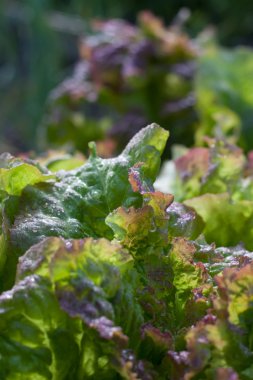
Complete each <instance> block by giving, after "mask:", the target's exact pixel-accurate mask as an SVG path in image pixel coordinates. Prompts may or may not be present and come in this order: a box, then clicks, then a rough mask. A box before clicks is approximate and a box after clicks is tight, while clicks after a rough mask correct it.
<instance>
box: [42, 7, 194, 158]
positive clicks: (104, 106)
mask: <svg viewBox="0 0 253 380" xmlns="http://www.w3.org/2000/svg"><path fill="white" fill-rule="evenodd" d="M79 50H80V61H79V62H78V64H77V65H76V67H75V70H74V73H73V75H72V76H71V77H70V78H67V79H66V80H65V81H63V82H62V83H61V84H60V85H59V86H58V87H57V88H56V89H55V90H54V91H53V93H52V95H51V100H50V105H49V109H48V114H47V117H46V118H45V121H44V123H43V133H44V136H45V139H46V141H47V142H48V143H49V144H51V145H52V144H55V145H59V144H66V143H70V142H72V145H74V147H75V148H77V149H79V150H81V151H85V149H86V148H87V144H88V142H89V141H90V140H102V139H104V138H105V137H106V141H107V142H106V151H107V154H108V152H111V154H113V153H114V154H115V153H116V152H119V151H121V150H122V149H123V147H124V146H125V144H126V143H127V142H128V141H129V139H130V138H131V137H132V136H133V135H134V134H135V133H137V132H138V131H139V130H140V129H141V128H143V127H144V126H145V125H147V124H148V123H150V122H153V121H154V120H155V121H156V122H157V123H159V124H161V125H163V126H164V127H165V128H167V129H170V133H171V142H175V141H179V140H183V141H185V144H188V145H189V144H192V143H193V136H194V131H195V123H196V112H195V110H194V104H195V98H194V94H193V77H194V71H195V65H196V56H197V50H196V47H194V45H193V42H192V41H191V40H190V39H189V38H188V37H187V35H185V34H184V33H183V32H182V31H181V30H180V28H179V27H177V26H171V27H169V28H167V27H165V26H164V25H163V23H162V21H161V20H160V19H158V18H156V17H155V16H153V15H152V14H151V13H149V12H143V13H141V14H140V15H139V25H138V26H133V25H131V24H130V23H127V22H125V21H123V20H109V21H106V22H94V24H93V33H92V34H90V35H88V36H87V37H86V38H84V39H83V40H82V41H81V43H80V49H79Z"/></svg>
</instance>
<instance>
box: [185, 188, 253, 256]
mask: <svg viewBox="0 0 253 380" xmlns="http://www.w3.org/2000/svg"><path fill="white" fill-rule="evenodd" d="M184 203H185V204H186V205H187V206H190V207H192V208H193V209H194V210H195V211H196V212H197V213H198V214H199V215H200V216H201V217H202V219H203V220H204V222H205V228H204V231H203V232H204V235H205V238H206V240H207V242H208V243H212V242H215V243H216V244H217V246H227V247H229V246H235V245H237V244H239V243H241V242H242V243H244V245H245V247H246V248H247V249H249V250H252V249H253V244H252V241H253V239H252V238H253V207H252V206H253V203H252V202H251V201H247V200H241V201H232V200H231V199H230V196H229V194H227V193H224V194H204V195H201V196H200V197H196V198H192V199H188V200H187V201H185V202H184Z"/></svg>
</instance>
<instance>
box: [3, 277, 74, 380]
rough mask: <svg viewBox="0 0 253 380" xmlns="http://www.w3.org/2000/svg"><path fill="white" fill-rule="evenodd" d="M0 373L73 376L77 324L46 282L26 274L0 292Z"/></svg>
mask: <svg viewBox="0 0 253 380" xmlns="http://www.w3.org/2000/svg"><path fill="white" fill-rule="evenodd" d="M0 314H1V318H0V330H1V334H0V352H1V355H0V364H1V365H0V377H1V378H2V379H6V380H12V379H22V380H26V379H30V380H32V379H38V380H44V379H55V380H60V379H63V378H71V377H72V378H77V370H78V357H79V349H78V334H79V332H80V331H79V328H78V324H77V323H76V322H75V321H74V320H73V321H72V320H71V319H70V318H69V317H68V316H67V315H66V314H65V313H64V312H63V311H62V310H61V309H60V308H59V305H58V301H57V299H56V297H55V295H54V294H53V292H52V288H51V286H50V283H49V282H48V280H46V279H42V278H40V277H38V276H29V277H26V278H25V279H24V280H23V281H21V282H19V283H18V284H17V285H16V286H14V287H13V289H12V290H10V291H8V292H5V293H2V295H1V296H0Z"/></svg>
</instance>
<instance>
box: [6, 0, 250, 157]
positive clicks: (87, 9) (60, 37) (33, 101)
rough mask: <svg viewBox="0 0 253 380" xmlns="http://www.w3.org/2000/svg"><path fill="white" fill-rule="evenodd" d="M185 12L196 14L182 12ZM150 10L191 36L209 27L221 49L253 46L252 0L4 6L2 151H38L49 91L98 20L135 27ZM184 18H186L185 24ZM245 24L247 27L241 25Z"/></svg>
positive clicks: (77, 0)
mask: <svg viewBox="0 0 253 380" xmlns="http://www.w3.org/2000/svg"><path fill="white" fill-rule="evenodd" d="M183 7H187V8H188V9H190V11H191V17H190V18H188V20H186V19H187V12H186V11H183V12H182V11H181V13H179V15H180V16H178V12H179V10H180V9H182V8H183ZM144 9H149V10H151V11H152V12H154V13H155V14H156V15H158V16H161V17H162V18H163V19H164V20H165V21H166V23H171V22H172V23H175V22H176V23H178V22H179V23H180V22H181V21H182V20H184V19H185V21H186V23H185V26H184V28H185V29H186V31H187V32H189V33H190V34H191V35H192V36H195V35H196V34H197V33H199V32H200V31H201V30H202V29H203V28H204V27H206V26H207V25H208V24H210V23H211V24H214V25H216V26H217V27H218V38H219V40H220V41H221V42H222V43H225V44H227V45H235V44H239V43H243V44H251V41H252V35H253V24H252V22H251V15H252V10H253V3H252V2H250V1H248V0H242V1H241V2H237V1H236V0H230V1H228V0H219V1H218V0H207V1H205V2H202V1H198V0H190V1H180V0H178V1H174V2H165V1H164V0H157V1H155V2H153V1H151V0H146V1H144V0H140V1H138V2H136V1H133V0H128V1H126V2H123V3H122V2H118V1H116V0H106V1H105V0H93V1H82V0H71V1H70V0H26V1H25V2H18V1H12V0H2V1H1V2H0V48H1V57H0V92H1V95H0V149H1V150H11V151H25V150H29V149H38V146H37V144H36V141H37V139H36V138H37V127H38V125H39V124H40V122H41V118H42V115H43V113H44V109H45V102H46V99H47V96H48V93H49V91H50V90H51V89H52V88H54V87H55V86H56V84H58V83H60V82H61V81H62V80H63V78H65V77H66V75H68V74H69V73H71V71H72V69H73V68H72V65H73V63H74V62H76V60H77V58H78V51H77V45H78V40H79V36H80V35H82V34H83V33H85V32H86V31H87V30H88V29H89V28H88V21H89V20H90V19H91V18H94V17H100V18H112V17H123V18H125V19H128V20H130V21H132V22H135V21H136V15H137V13H138V12H139V11H140V10H144ZM180 17H181V18H180ZM242 20H243V22H242Z"/></svg>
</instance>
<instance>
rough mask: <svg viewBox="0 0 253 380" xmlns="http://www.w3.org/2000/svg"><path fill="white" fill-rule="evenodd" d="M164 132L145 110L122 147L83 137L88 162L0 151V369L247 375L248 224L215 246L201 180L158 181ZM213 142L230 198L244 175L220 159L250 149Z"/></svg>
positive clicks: (80, 374)
mask: <svg viewBox="0 0 253 380" xmlns="http://www.w3.org/2000/svg"><path fill="white" fill-rule="evenodd" d="M167 138H168V132H167V131H165V130H163V129H162V128H160V127H159V126H157V125H155V124H153V125H150V126H148V127H146V128H144V129H142V130H141V131H140V132H139V133H138V134H137V135H136V136H135V137H134V138H133V139H132V140H131V141H130V143H129V144H128V145H127V147H126V148H125V149H124V150H123V152H122V153H121V154H120V155H119V156H118V157H115V158H113V159H102V158H100V157H99V156H98V155H97V152H96V148H95V146H94V144H90V157H89V158H88V160H87V161H86V162H85V163H84V164H83V165H81V166H79V165H78V166H77V167H76V168H75V169H72V170H63V169H62V167H61V170H60V171H58V172H57V171H50V169H49V167H46V166H43V165H42V163H38V162H36V161H31V160H25V159H24V160H22V159H15V158H13V157H12V156H10V155H7V154H5V155H2V156H1V161H0V163H1V169H0V186H1V192H0V195H1V197H0V202H1V203H0V204H1V221H2V227H1V236H0V271H1V272H0V273H1V294H0V326H1V329H0V378H2V379H6V380H13V379H19V380H27V379H38V380H44V379H54V380H68V379H69V380H70V379H77V380H84V379H108V380H109V379H110V380H111V379H115V380H116V379H128V380H133V379H143V380H156V379H158V380H160V379H161V380H166V379H171V380H181V379H183V380H189V379H213V378H217V379H220V380H224V379H245V380H247V379H251V378H252V364H251V363H252V354H253V353H252V338H251V335H252V326H251V325H252V321H251V319H252V318H251V312H252V310H251V309H252V294H251V293H252V278H253V276H252V258H253V252H250V251H249V250H247V249H246V248H247V245H249V246H250V243H248V242H249V241H250V239H249V235H248V234H249V232H247V234H246V235H245V236H247V239H249V240H247V239H246V238H244V237H242V239H241V240H242V242H244V241H245V246H246V247H244V246H243V245H236V244H237V241H233V240H229V241H225V239H221V240H222V241H224V242H225V243H227V244H224V246H219V244H217V246H216V242H217V241H218V242H219V240H218V239H217V241H216V239H215V236H216V234H213V235H209V234H208V233H207V231H208V226H209V224H208V223H209V221H208V219H206V217H205V214H203V213H202V212H199V214H198V213H196V211H195V209H197V207H196V205H195V203H194V202H195V201H196V199H197V198H196V197H197V195H198V194H199V193H198V192H202V190H201V189H202V188H201V185H202V184H201V183H200V184H199V187H198V190H196V189H195V190H194V191H196V192H197V193H196V194H194V196H195V198H193V199H188V200H187V202H184V203H180V202H177V201H174V197H173V195H171V194H168V193H163V192H161V191H158V190H155V189H154V186H153V183H154V181H155V179H156V176H157V174H158V172H159V166H160V161H161V154H162V152H163V149H164V147H165V144H166V141H167ZM217 149H218V150H219V149H224V152H225V153H224V155H218V158H220V159H221V161H222V164H221V166H220V167H219V169H217V172H216V174H215V175H214V177H212V178H213V179H214V182H215V184H216V185H215V187H214V188H215V189H217V188H219V186H221V189H222V191H223V190H224V189H223V186H231V187H229V188H230V189H231V194H232V195H231V194H230V193H227V194H229V196H231V197H232V198H231V199H230V203H229V202H227V205H226V207H228V208H229V207H232V206H233V203H231V202H243V200H241V199H239V198H238V196H237V195H236V192H237V191H238V188H237V186H241V183H242V182H243V179H242V178H241V177H240V175H239V169H238V172H237V171H235V173H234V174H233V173H232V172H228V174H227V175H225V174H224V172H225V173H227V171H226V170H225V169H224V168H226V164H225V163H224V162H223V161H224V160H225V156H226V155H227V157H228V159H229V160H230V159H231V155H232V159H233V160H235V162H237V163H238V167H240V164H239V163H244V162H245V158H243V159H242V158H241V151H238V150H236V149H232V152H234V153H235V155H236V159H235V157H233V154H232V153H231V149H230V148H229V149H228V148H227V147H224V146H220V145H219V146H218V148H217ZM226 149H227V150H226ZM203 152H204V151H203ZM207 153H208V154H210V152H209V150H207V152H206V151H205V153H204V154H205V155H207ZM239 153H240V154H239ZM214 157H216V156H215V155H214ZM218 158H217V160H218ZM179 160H180V159H179ZM237 160H238V161H237ZM182 162H183V163H182ZM208 162H209V161H208ZM190 163H191V160H186V162H184V161H183V158H181V161H179V163H177V164H178V167H179V168H181V169H182V167H184V168H185V166H187V164H189V165H190ZM61 164H63V163H61ZM201 164H203V165H202V166H205V165H206V163H205V162H201ZM242 165H244V164H242ZM245 165H246V164H245ZM218 166H219V165H218ZM190 168H191V170H192V172H191V174H192V176H193V177H194V175H195V171H194V170H195V167H194V166H190ZM201 170H202V169H201ZM247 170H248V171H249V165H248V167H247ZM196 173H197V174H196V175H197V176H199V169H198V170H197V171H196ZM245 173H246V166H245ZM210 175H211V174H210ZM207 177H208V176H207ZM248 177H249V176H248ZM189 180H190V179H189ZM210 181H211V180H210ZM195 183H196V182H195ZM217 184H218V185H219V186H218V185H217ZM221 184H223V185H221ZM210 186H211V184H210ZM217 186H218V187H217ZM189 188H190V189H191V186H190V187H189ZM223 194H224V193H222V192H221V193H219V192H216V193H215V192H213V193H207V194H202V195H200V196H199V198H200V199H203V198H201V197H203V196H209V197H210V196H215V195H216V196H221V195H223ZM223 196H224V195H223ZM199 202H200V201H199ZM206 203H207V204H208V205H209V207H210V204H211V202H210V201H209V202H205V201H204V202H203V204H202V206H201V207H204V208H205V204H206ZM235 204H236V203H235ZM220 206H222V203H221V204H220ZM198 211H199V210H198ZM245 212H246V211H245ZM220 214H221V212H220ZM241 215H244V214H243V212H242V214H240V213H239V214H236V222H237V223H241V219H240V218H242V217H241ZM248 215H251V214H250V211H249V213H248ZM247 223H248V224H249V221H247ZM220 228H221V227H220ZM239 231H240V229H238V231H237V232H238V234H239ZM210 236H213V237H214V239H213V240H212V241H209V240H210V239H211V237H210ZM217 236H218V238H219V235H217ZM206 240H208V243H209V244H208V243H207V242H206ZM235 240H236V239H235ZM231 241H232V242H233V244H234V246H233V244H230V242H231ZM248 249H250V248H248Z"/></svg>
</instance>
